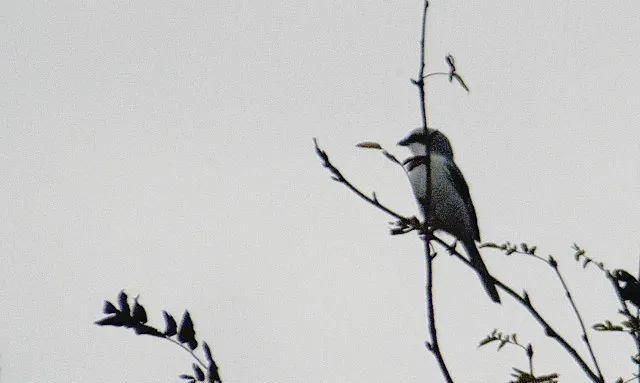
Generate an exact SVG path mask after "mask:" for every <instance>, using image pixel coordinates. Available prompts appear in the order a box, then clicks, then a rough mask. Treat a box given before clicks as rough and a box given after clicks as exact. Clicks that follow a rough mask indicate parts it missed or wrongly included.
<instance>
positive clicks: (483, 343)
mask: <svg viewBox="0 0 640 383" xmlns="http://www.w3.org/2000/svg"><path fill="white" fill-rule="evenodd" d="M496 340H497V339H496V338H492V337H486V338H484V339H482V340H481V341H480V342H479V343H478V347H482V346H484V345H487V344H489V343H491V342H495V341H496Z"/></svg>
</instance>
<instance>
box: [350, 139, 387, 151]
mask: <svg viewBox="0 0 640 383" xmlns="http://www.w3.org/2000/svg"><path fill="white" fill-rule="evenodd" d="M356 147H358V148H363V149H377V150H382V146H380V144H379V143H377V142H371V141H365V142H361V143H359V144H357V145H356Z"/></svg>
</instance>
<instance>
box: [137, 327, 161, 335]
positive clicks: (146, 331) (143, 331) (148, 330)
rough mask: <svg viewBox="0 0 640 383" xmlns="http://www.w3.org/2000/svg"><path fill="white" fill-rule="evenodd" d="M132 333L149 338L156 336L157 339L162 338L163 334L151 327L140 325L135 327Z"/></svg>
mask: <svg viewBox="0 0 640 383" xmlns="http://www.w3.org/2000/svg"><path fill="white" fill-rule="evenodd" d="M134 331H135V333H136V334H137V335H151V336H157V337H162V336H163V334H162V333H161V332H160V331H158V330H156V329H155V328H153V327H151V326H147V325H146V324H141V325H138V326H136V327H135V328H134Z"/></svg>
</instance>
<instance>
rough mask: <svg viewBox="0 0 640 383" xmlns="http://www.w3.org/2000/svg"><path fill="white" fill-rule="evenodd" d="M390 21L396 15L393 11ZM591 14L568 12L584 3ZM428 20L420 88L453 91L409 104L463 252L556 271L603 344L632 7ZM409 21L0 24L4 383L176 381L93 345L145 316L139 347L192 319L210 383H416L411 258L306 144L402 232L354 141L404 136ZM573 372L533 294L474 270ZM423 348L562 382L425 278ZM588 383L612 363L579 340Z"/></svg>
mask: <svg viewBox="0 0 640 383" xmlns="http://www.w3.org/2000/svg"><path fill="white" fill-rule="evenodd" d="M399 3H401V5H399ZM585 4H586V3H585ZM585 4H583V3H579V2H565V1H535V2H533V1H468V0H467V1H462V0H459V1H455V0H448V1H437V0H436V1H432V4H431V8H430V11H429V12H430V13H429V18H428V31H427V39H428V47H429V48H428V66H429V67H428V69H429V70H431V71H443V70H447V66H446V64H445V62H444V57H445V56H446V55H447V54H449V53H451V54H453V55H454V56H455V58H456V63H457V67H458V71H459V73H460V74H461V75H463V76H464V78H465V79H466V81H467V83H468V84H469V86H470V88H471V93H470V94H468V95H467V94H466V93H465V92H464V91H463V90H462V89H461V88H460V87H457V86H455V85H452V84H449V83H448V82H447V81H446V78H439V79H434V80H433V81H432V82H430V84H429V89H428V91H429V95H428V102H429V105H428V107H429V118H430V119H429V121H430V124H431V126H432V127H434V128H438V129H440V130H442V131H443V132H445V133H446V134H447V135H448V136H449V138H450V139H451V141H452V143H453V146H454V149H455V151H456V159H457V162H458V165H459V166H460V168H461V169H462V171H463V172H464V174H465V177H466V179H467V181H468V183H469V184H470V187H471V195H472V197H473V199H474V202H475V206H476V210H477V212H478V217H479V225H480V229H481V232H482V236H483V240H485V241H494V242H502V241H507V240H509V241H514V242H522V241H527V242H529V243H534V244H537V245H538V248H539V251H540V253H541V255H547V254H554V255H555V256H556V258H557V259H558V260H559V262H560V267H561V270H563V271H564V272H565V274H566V278H567V280H568V283H569V285H570V287H572V288H573V291H574V295H575V296H576V301H577V303H578V305H579V306H580V307H581V308H582V310H583V314H584V317H585V319H586V321H587V324H588V325H591V324H593V323H595V322H597V321H602V320H604V319H619V318H618V317H617V316H616V314H615V313H616V310H617V305H616V304H615V302H614V301H613V299H614V295H613V292H612V291H611V289H610V286H609V285H608V284H607V282H606V281H605V280H604V279H603V278H602V277H601V274H599V273H598V272H596V271H595V270H594V269H587V270H586V271H583V270H582V269H581V268H580V267H577V266H576V264H575V262H574V261H573V260H572V258H571V256H572V251H571V249H570V245H571V244H572V243H573V242H574V241H575V242H577V243H579V244H580V245H581V246H583V247H585V248H586V249H587V250H588V251H589V254H590V255H591V256H593V257H595V258H597V259H599V260H602V261H604V262H605V263H606V264H607V265H608V266H609V267H611V268H618V267H620V268H626V269H629V270H636V268H637V264H638V258H639V256H640V240H639V239H638V234H639V229H638V222H639V221H640V206H639V204H638V202H637V201H638V200H639V199H640V154H639V153H640V133H639V131H638V123H639V122H640V97H638V93H637V89H638V88H639V87H640V73H639V72H638V70H637V68H638V62H640V51H639V50H638V46H640V22H639V19H638V15H639V14H640V5H638V4H637V3H633V2H623V1H607V2H589V3H588V5H585ZM421 6H422V4H421V1H403V2H394V1H368V2H363V1H362V2H353V1H351V2H347V1H342V0H333V1H331V0H323V1H254V0H251V1H249V0H245V1H241V0H214V1H192V2H186V3H184V2H176V1H163V0H154V1H137V2H112V1H89V2H73V1H55V2H54V1H4V2H2V3H0V15H1V16H0V57H1V59H0V89H1V91H0V92H1V93H0V95H1V97H0V127H1V128H0V145H1V149H0V156H1V160H0V191H1V193H2V199H1V201H0V202H1V207H2V212H3V216H4V219H3V220H2V221H3V223H2V224H1V225H2V226H1V228H2V230H1V231H0V250H1V254H0V311H1V312H2V315H0V364H1V366H0V368H1V375H0V380H1V381H2V382H3V383H12V382H53V383H63V382H105V383H106V382H122V381H127V382H138V383H152V382H154V383H155V382H177V381H178V378H177V375H178V374H180V373H183V372H188V368H189V365H190V359H189V356H188V355H187V354H186V353H184V352H183V351H181V350H179V349H178V348H177V347H175V346H174V345H171V344H169V343H168V342H161V341H160V340H158V339H153V338H144V337H135V336H134V335H133V334H132V333H131V332H130V331H125V330H123V329H116V328H98V327H96V326H95V325H93V321H95V320H97V319H99V318H100V317H101V308H102V301H103V300H104V299H112V300H113V299H115V298H116V296H117V294H118V292H119V291H120V289H123V288H124V289H126V291H127V292H128V293H129V294H130V295H131V296H135V295H137V294H140V300H141V302H142V303H143V304H145V306H146V307H147V311H148V314H149V316H150V317H151V321H152V323H153V324H155V325H158V326H161V325H162V321H161V315H160V310H162V309H166V310H169V311H170V312H172V313H174V314H175V315H176V316H179V315H180V314H181V312H182V310H184V309H185V308H188V309H189V310H190V311H191V313H192V316H193V319H194V321H195V325H196V331H197V332H198V334H199V335H200V336H201V337H202V338H203V339H206V340H207V341H208V342H209V343H210V344H211V345H212V346H213V349H214V352H215V355H216V358H217V360H218V363H219V364H220V365H221V374H222V377H223V379H224V380H225V382H237V383H244V382H274V383H287V382H289V383H294V382H309V383H314V382H315V383H323V382H386V381H396V382H425V381H431V382H435V381H439V379H440V372H439V370H438V368H437V365H436V363H435V361H434V359H433V358H432V356H431V355H430V354H429V353H428V352H427V351H426V349H425V348H424V341H425V340H426V338H427V331H426V326H425V319H424V316H425V315H424V313H425V308H424V307H425V305H424V259H423V255H422V252H421V243H420V241H419V239H418V238H417V237H416V236H415V235H406V236H402V237H391V236H389V235H388V224H387V222H388V221H389V217H387V216H385V215H384V214H383V213H381V212H379V211H376V210H374V209H373V208H371V207H370V206H368V205H366V204H365V203H364V202H363V201H361V200H359V199H358V198H357V197H356V196H355V195H353V194H352V193H350V192H349V191H347V190H346V189H345V188H344V187H342V186H341V185H339V184H337V183H335V182H332V181H331V180H330V179H329V175H328V174H327V172H326V170H325V169H323V168H322V167H321V165H320V162H319V160H318V158H317V157H316V155H315V153H314V151H313V146H312V137H317V138H318V140H319V142H320V144H321V146H322V147H323V148H324V149H326V150H327V151H328V152H329V154H330V155H331V158H332V160H333V161H334V163H335V164H336V165H337V166H338V167H340V169H341V170H342V171H343V172H344V174H345V175H346V176H348V177H349V178H350V179H351V180H352V181H353V182H354V183H355V184H357V185H359V186H361V187H362V188H363V190H365V191H368V192H371V191H374V190H375V191H376V192H377V195H378V197H379V198H380V199H381V200H382V201H384V202H385V203H387V204H388V205H389V206H391V207H393V208H394V209H396V210H398V211H399V212H401V213H403V214H406V215H412V214H417V208H416V205H415V202H414V200H413V197H412V194H411V191H410V187H409V184H408V182H407V180H406V179H405V178H404V175H403V174H402V172H401V171H400V170H399V169H398V168H397V167H395V166H393V164H391V163H390V162H389V161H386V160H385V159H384V158H383V157H382V156H381V155H380V154H379V153H375V152H371V151H363V150H357V149H356V148H355V147H354V144H356V143H358V142H360V141H364V140H371V141H377V142H380V143H381V144H383V145H384V146H385V147H387V148H389V149H390V150H392V151H393V152H394V153H396V154H397V155H398V156H399V157H402V158H404V157H405V156H407V155H408V153H407V152H405V151H404V150H403V148H397V147H395V143H396V142H397V141H398V139H399V138H401V137H402V136H403V135H404V134H405V133H406V132H407V131H408V130H410V129H412V128H415V127H417V126H419V124H420V117H419V116H420V115H419V109H418V101H417V100H418V99H417V92H416V89H415V87H414V86H413V85H412V84H411V83H410V81H409V78H411V77H412V76H415V75H416V73H417V70H418V40H419V22H420V10H421ZM483 256H484V259H485V261H486V262H487V264H488V267H489V269H490V270H491V271H492V273H494V274H495V275H496V276H497V277H498V278H500V279H503V280H505V281H507V282H509V283H510V284H512V285H513V286H514V288H515V289H516V290H517V291H521V290H522V289H525V288H526V289H527V291H529V293H530V295H531V297H532V300H533V301H534V303H535V304H536V306H537V307H539V309H540V310H541V312H542V313H543V315H544V316H545V317H546V318H548V319H549V321H550V322H551V323H553V325H554V326H555V327H556V329H557V330H558V331H560V332H561V333H562V334H564V335H565V336H566V338H567V339H568V340H569V341H570V342H572V343H573V344H575V345H576V348H577V349H578V350H579V352H580V353H581V354H582V355H583V356H584V357H585V358H587V354H586V350H585V349H584V347H583V345H582V344H581V342H580V340H579V337H580V333H579V331H578V326H577V323H576V322H575V320H574V317H573V315H572V311H571V309H570V307H569V306H568V305H567V303H566V300H565V297H564V295H563V293H562V292H561V290H560V285H559V283H558V281H557V280H556V279H555V278H554V275H553V273H552V272H551V270H549V269H548V268H545V267H544V265H543V264H542V263H540V262H536V261H535V260H531V259H523V258H518V257H509V258H506V257H504V256H502V255H500V254H498V253H497V252H494V251H490V250H483ZM435 267H436V282H435V283H436V300H437V301H436V305H437V307H436V309H437V318H438V326H439V329H440V336H441V337H440V341H441V346H442V349H443V352H444V353H445V357H446V359H447V361H448V363H449V366H450V370H451V372H452V374H453V376H454V378H456V380H457V381H459V382H505V381H507V380H508V379H509V373H510V372H511V367H513V366H515V367H519V368H522V369H524V368H526V366H527V365H526V358H525V357H524V355H523V354H522V353H521V351H519V350H516V349H504V350H503V351H501V352H500V353H496V352H495V351H494V348H493V347H489V348H481V349H478V348H477V347H476V346H477V343H478V341H479V340H480V339H481V338H483V337H484V336H485V335H486V334H487V333H489V332H490V331H491V330H492V329H494V328H498V329H500V330H502V331H504V332H507V333H511V332H517V333H518V334H519V339H520V340H521V341H522V342H532V343H533V345H534V348H535V351H536V354H535V357H534V358H535V359H534V361H535V367H536V371H537V372H540V373H544V372H553V371H557V372H559V373H560V374H561V378H562V381H564V382H578V381H585V380H586V379H585V378H584V376H583V374H582V372H581V371H580V370H579V369H578V368H577V367H576V365H575V363H574V361H573V360H572V359H571V358H570V357H569V356H567V355H566V353H564V352H563V350H562V349H561V348H560V347H559V346H558V345H557V344H556V343H555V342H553V341H551V340H549V339H547V338H546V337H545V336H544V334H543V332H542V330H541V329H540V327H539V326H538V325H537V324H536V323H535V322H534V321H533V320H532V319H530V317H529V315H528V314H527V313H526V312H525V311H524V310H523V308H522V307H520V306H518V305H516V304H515V303H514V302H513V300H511V299H510V298H509V297H507V296H506V295H504V294H503V301H504V303H503V305H501V306H499V305H495V304H492V303H491V302H490V300H489V299H488V298H487V296H486V294H485V292H484V290H483V289H482V288H481V286H480V283H479V281H478V279H477V277H476V275H475V274H474V273H473V272H471V271H469V270H468V269H467V268H466V267H464V266H462V265H461V264H460V262H459V261H458V260H456V259H455V258H451V257H448V256H447V255H445V254H444V253H442V254H441V256H440V257H439V258H437V261H436V265H435ZM592 339H593V343H594V345H595V347H596V350H597V354H598V357H599V359H600V361H601V364H602V367H603V370H604V373H605V375H606V377H607V378H608V380H613V378H615V377H617V376H619V375H623V376H625V377H629V376H631V373H632V372H633V368H632V366H631V364H630V363H629V359H628V356H629V355H631V354H632V353H633V350H634V348H633V345H632V343H631V342H630V341H629V340H628V339H626V338H625V337H624V336H622V335H616V334H613V335H611V334H592Z"/></svg>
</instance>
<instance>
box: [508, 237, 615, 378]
mask: <svg viewBox="0 0 640 383" xmlns="http://www.w3.org/2000/svg"><path fill="white" fill-rule="evenodd" d="M512 250H514V251H513V252H514V253H516V254H521V255H526V256H530V257H533V258H535V259H537V260H539V261H541V262H544V263H546V264H547V265H549V266H550V267H551V268H552V269H553V271H554V272H555V273H556V276H557V277H558V280H559V281H560V284H562V289H563V290H564V292H565V295H566V297H567V299H568V300H569V304H570V305H571V308H572V309H573V312H574V313H575V315H576V318H577V319H578V323H579V324H580V329H581V330H582V340H583V341H584V343H585V345H586V346H587V350H588V351H589V356H590V357H591V361H592V362H593V365H594V366H595V369H596V371H597V373H598V377H599V378H600V382H602V383H604V376H603V375H602V371H601V370H600V365H599V364H598V360H597V359H596V356H595V353H594V352H593V347H592V346H591V342H590V341H589V335H588V334H587V328H586V327H585V325H584V320H583V319H582V315H581V314H580V311H579V310H578V306H576V303H575V301H574V300H573V295H572V294H571V292H570V291H569V286H568V285H567V282H566V281H565V279H564V277H563V276H562V273H560V268H559V266H558V261H556V260H555V258H553V257H552V256H549V259H545V258H543V257H541V256H539V255H537V254H535V253H534V251H521V250H518V249H517V248H515V249H512ZM525 250H528V249H526V248H525Z"/></svg>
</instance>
